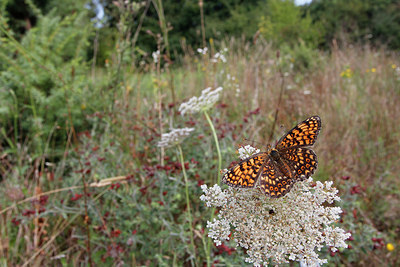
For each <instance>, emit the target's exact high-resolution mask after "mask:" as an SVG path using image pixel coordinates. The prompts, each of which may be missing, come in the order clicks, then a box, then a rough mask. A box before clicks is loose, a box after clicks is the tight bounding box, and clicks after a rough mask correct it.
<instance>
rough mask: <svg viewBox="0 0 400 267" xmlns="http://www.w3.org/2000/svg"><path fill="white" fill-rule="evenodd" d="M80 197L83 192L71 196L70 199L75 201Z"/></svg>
mask: <svg viewBox="0 0 400 267" xmlns="http://www.w3.org/2000/svg"><path fill="white" fill-rule="evenodd" d="M81 197H83V194H75V195H74V196H73V197H71V201H77V200H78V199H80V198H81Z"/></svg>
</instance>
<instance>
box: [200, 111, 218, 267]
mask: <svg viewBox="0 0 400 267" xmlns="http://www.w3.org/2000/svg"><path fill="white" fill-rule="evenodd" d="M204 116H205V117H206V119H207V121H208V124H209V125H210V128H211V132H212V133H213V136H214V141H215V146H216V148H217V154H218V168H217V171H218V173H217V177H218V178H217V184H218V185H219V184H220V182H221V179H220V173H219V171H220V170H221V162H222V158H221V150H220V148H219V142H218V136H217V132H216V131H215V128H214V124H213V123H212V121H211V118H210V116H209V115H208V113H207V111H206V110H205V111H204ZM214 214H215V207H213V208H212V209H211V221H213V220H214ZM211 242H212V241H211V239H207V250H206V257H207V266H211V262H210V254H211Z"/></svg>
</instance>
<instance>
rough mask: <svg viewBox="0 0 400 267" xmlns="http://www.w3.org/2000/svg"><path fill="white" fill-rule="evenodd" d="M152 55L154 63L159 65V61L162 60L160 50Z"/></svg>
mask: <svg viewBox="0 0 400 267" xmlns="http://www.w3.org/2000/svg"><path fill="white" fill-rule="evenodd" d="M151 55H152V56H153V61H154V63H156V64H157V63H158V60H159V58H160V50H157V51H155V52H153V53H152V54H151Z"/></svg>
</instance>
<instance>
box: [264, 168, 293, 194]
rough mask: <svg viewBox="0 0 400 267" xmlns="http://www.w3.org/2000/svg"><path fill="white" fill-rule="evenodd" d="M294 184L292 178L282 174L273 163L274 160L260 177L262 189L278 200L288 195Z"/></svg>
mask: <svg viewBox="0 0 400 267" xmlns="http://www.w3.org/2000/svg"><path fill="white" fill-rule="evenodd" d="M294 182H295V181H294V180H293V179H292V178H289V177H287V176H285V175H283V174H282V172H281V171H280V170H279V168H277V166H275V164H274V163H273V160H269V162H268V163H267V164H265V167H264V170H263V172H262V174H261V177H260V187H261V189H262V190H263V192H264V193H265V194H266V195H267V196H269V197H271V198H278V197H283V196H284V195H286V194H287V193H288V192H289V191H290V189H291V188H292V186H293V184H294Z"/></svg>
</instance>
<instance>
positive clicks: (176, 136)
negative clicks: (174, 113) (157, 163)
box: [158, 128, 194, 147]
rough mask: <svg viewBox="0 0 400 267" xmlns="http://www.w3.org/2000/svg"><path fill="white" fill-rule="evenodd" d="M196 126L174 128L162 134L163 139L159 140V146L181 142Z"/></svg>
mask: <svg viewBox="0 0 400 267" xmlns="http://www.w3.org/2000/svg"><path fill="white" fill-rule="evenodd" d="M193 130H194V128H180V129H172V130H171V131H170V132H169V133H164V134H162V135H161V141H160V142H158V146H159V147H169V146H174V145H178V144H180V143H181V142H182V141H183V140H184V139H185V138H186V137H187V136H189V135H190V133H191V132H192V131H193Z"/></svg>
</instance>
